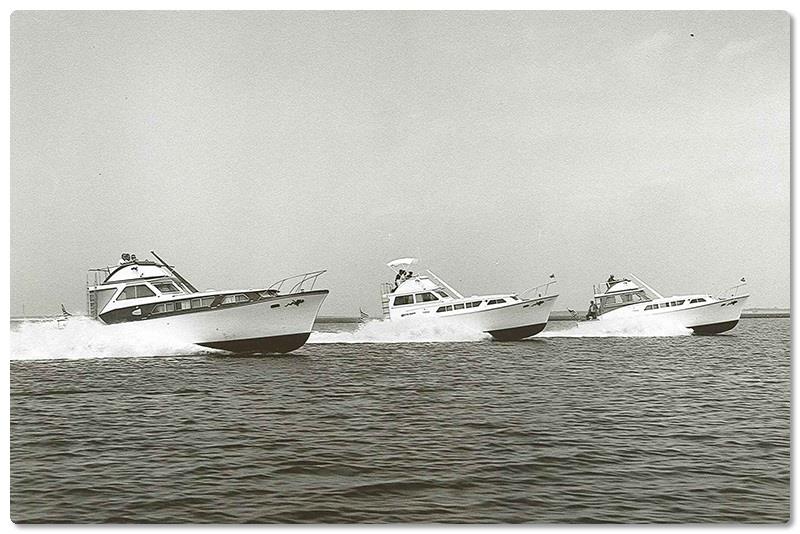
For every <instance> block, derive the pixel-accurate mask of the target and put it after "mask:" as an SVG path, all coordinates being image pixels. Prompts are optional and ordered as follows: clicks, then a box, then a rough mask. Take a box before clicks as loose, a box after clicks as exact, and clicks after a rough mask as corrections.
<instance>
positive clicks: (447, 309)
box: [445, 306, 453, 311]
mask: <svg viewBox="0 0 800 534" xmlns="http://www.w3.org/2000/svg"><path fill="white" fill-rule="evenodd" d="M445 310H446V311H453V307H452V306H447V307H446V308H445Z"/></svg>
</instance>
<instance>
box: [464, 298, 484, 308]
mask: <svg viewBox="0 0 800 534" xmlns="http://www.w3.org/2000/svg"><path fill="white" fill-rule="evenodd" d="M480 305H481V301H480V300H479V301H477V302H468V303H467V308H477V307H478V306H480Z"/></svg>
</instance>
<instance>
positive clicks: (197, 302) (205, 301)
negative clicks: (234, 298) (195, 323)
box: [192, 297, 214, 308]
mask: <svg viewBox="0 0 800 534" xmlns="http://www.w3.org/2000/svg"><path fill="white" fill-rule="evenodd" d="M212 302H214V297H203V298H200V299H192V308H207V307H209V306H211V303H212Z"/></svg>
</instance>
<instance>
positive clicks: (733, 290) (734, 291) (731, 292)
mask: <svg viewBox="0 0 800 534" xmlns="http://www.w3.org/2000/svg"><path fill="white" fill-rule="evenodd" d="M746 285H747V282H746V281H742V282H740V283H738V284H736V285H735V286H731V287H729V288H728V289H725V290H724V291H722V292H720V293H718V294H717V298H719V299H725V298H733V297H738V296H739V288H740V287H743V286H746Z"/></svg>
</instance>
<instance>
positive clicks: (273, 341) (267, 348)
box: [197, 332, 311, 354]
mask: <svg viewBox="0 0 800 534" xmlns="http://www.w3.org/2000/svg"><path fill="white" fill-rule="evenodd" d="M310 335H311V332H306V333H302V334H288V335H283V336H268V337H255V338H250V339H234V340H230V341H213V342H204V343H197V344H198V345H200V346H202V347H208V348H210V349H219V350H227V351H229V352H238V353H281V354H284V353H287V352H291V351H293V350H296V349H299V348H300V347H302V346H303V345H305V343H306V341H307V340H308V337H309V336H310Z"/></svg>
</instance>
